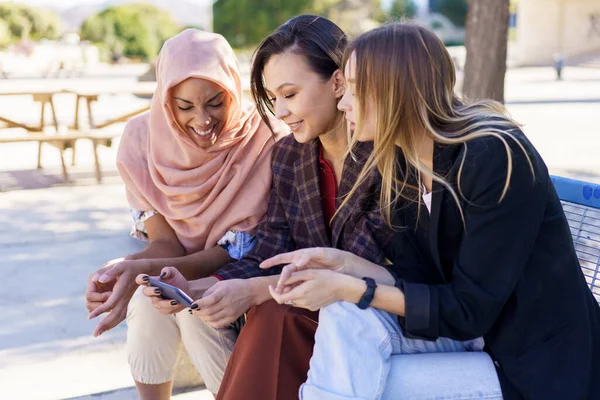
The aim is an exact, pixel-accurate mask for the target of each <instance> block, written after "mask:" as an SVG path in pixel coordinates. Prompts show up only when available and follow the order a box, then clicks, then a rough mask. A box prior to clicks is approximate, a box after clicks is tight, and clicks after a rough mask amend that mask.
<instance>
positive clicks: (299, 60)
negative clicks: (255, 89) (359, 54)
mask: <svg viewBox="0 0 600 400" xmlns="http://www.w3.org/2000/svg"><path fill="white" fill-rule="evenodd" d="M263 76H264V82H265V89H266V91H267V93H268V95H269V97H270V99H271V103H272V105H273V110H274V112H275V117H277V118H279V119H280V120H282V121H283V122H285V123H286V124H287V125H288V126H289V128H290V130H291V131H292V134H293V135H294V138H295V139H296V141H298V142H299V143H308V142H310V141H311V140H313V139H315V138H317V137H318V136H319V135H322V134H325V133H328V131H329V130H330V129H331V127H332V125H334V124H335V121H336V116H337V114H338V111H337V110H336V103H337V100H338V97H339V92H340V91H339V86H340V85H339V81H340V79H342V75H341V71H339V70H338V71H336V72H334V73H333V75H332V76H331V78H330V79H327V80H324V79H323V78H322V77H321V76H320V75H319V74H317V73H316V72H314V71H313V70H312V69H311V68H310V66H309V65H308V63H307V61H306V59H305V57H304V56H302V55H299V54H294V53H291V52H285V53H281V54H277V55H274V56H272V57H271V58H270V59H269V61H268V62H267V63H266V65H265V68H264V73H263Z"/></svg>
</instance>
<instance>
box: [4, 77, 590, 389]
mask: <svg viewBox="0 0 600 400" xmlns="http://www.w3.org/2000/svg"><path fill="white" fill-rule="evenodd" d="M130 68H131V67H130ZM137 72H139V71H133V72H132V71H129V72H127V71H124V72H123V74H121V75H119V74H115V75H116V77H114V76H113V78H112V79H122V80H123V82H126V81H131V80H132V79H133V77H134V76H135V74H134V73H137ZM564 77H565V80H564V81H562V82H556V81H554V75H553V71H552V70H551V69H549V68H529V69H519V70H510V71H509V73H508V75H507V96H506V97H507V105H508V108H509V110H510V112H511V113H512V115H513V117H514V118H516V119H517V120H518V121H520V122H522V123H524V124H525V132H526V133H527V134H528V136H529V137H530V138H531V140H532V141H533V142H534V144H535V145H536V146H537V148H538V149H539V151H540V152H541V153H542V155H543V156H544V158H545V159H546V162H547V163H548V165H549V167H550V169H551V171H552V172H553V173H558V174H563V175H570V176H576V177H580V178H584V179H590V180H593V181H596V182H600V157H599V156H598V155H599V154H600V128H599V125H600V124H599V120H598V118H599V116H600V69H594V68H570V69H569V68H568V69H567V70H566V71H565V73H564ZM88 79H89V82H87V83H86V82H85V79H83V80H81V81H79V83H80V84H81V85H86V84H90V85H92V84H97V81H95V79H99V78H88ZM8 82H11V81H8ZM45 82H46V81H43V80H38V81H36V82H35V83H37V84H38V85H40V84H44V83H45ZM4 83H5V82H2V84H4ZM11 84H16V83H15V82H14V81H12V82H11ZM27 84H31V83H27ZM17 100H18V101H17ZM17 100H14V99H13V100H7V99H6V98H2V97H0V115H18V116H19V117H22V118H24V119H25V120H27V119H28V118H29V119H31V120H35V115H36V114H37V112H36V111H35V109H33V108H32V104H31V103H30V102H28V100H27V99H26V98H22V99H17ZM69 101H70V100H69V98H68V97H65V98H64V99H62V100H61V101H59V102H58V104H57V108H60V109H61V110H62V111H60V113H62V114H60V113H59V114H60V115H59V118H61V119H63V120H65V121H67V120H69V118H72V116H71V115H69V112H70V111H69V110H72V103H69ZM143 101H144V100H141V99H135V98H131V97H126V96H125V97H123V96H121V97H117V96H113V97H108V98H105V99H101V101H100V102H99V104H98V109H99V111H100V112H101V113H105V115H111V113H114V112H120V111H121V109H122V108H125V107H133V106H136V105H137V104H133V103H134V102H140V103H141V102H143ZM69 104H71V105H69ZM115 148H116V147H115ZM115 148H110V149H103V150H102V152H101V157H102V161H103V164H104V166H105V170H106V171H107V175H108V177H107V179H106V180H105V184H103V185H96V184H95V183H94V180H93V173H92V171H93V170H92V158H91V149H90V148H89V146H88V145H87V144H83V143H82V145H81V147H80V148H79V149H78V165H79V166H78V167H77V168H75V169H74V174H73V176H74V178H75V181H76V182H75V183H76V184H75V185H74V186H64V184H62V183H61V179H60V173H59V169H58V166H59V164H58V162H57V152H56V151H55V150H54V149H52V148H48V149H45V151H44V165H45V166H47V167H48V168H47V169H44V170H42V171H36V170H34V169H33V168H34V167H35V151H36V146H35V145H29V144H19V145H3V146H0V192H2V193H0V273H1V274H2V276H3V279H2V284H1V285H2V289H3V290H2V291H0V293H1V294H0V315H2V316H3V317H4V318H3V324H2V326H0V382H1V384H0V398H1V399H26V400H35V399H44V400H46V399H72V398H79V399H86V400H88V399H90V400H91V399H103V400H112V399H133V398H135V397H136V396H135V392H134V391H133V389H132V385H133V382H132V380H131V378H130V376H129V372H128V367H127V363H126V360H125V354H124V350H123V346H124V339H125V333H126V328H125V326H120V327H118V328H117V329H115V330H113V331H112V332H109V333H106V334H105V335H103V336H102V337H101V338H99V339H94V338H93V337H92V336H91V333H92V331H93V328H94V324H95V322H94V321H88V320H87V319H86V314H87V313H86V310H85V308H84V302H83V295H84V284H85V280H86V277H87V276H88V275H89V273H91V272H92V271H93V270H95V269H96V268H97V267H99V266H100V265H101V264H102V263H103V262H105V261H106V260H109V259H112V258H115V257H118V256H121V255H124V254H128V253H131V252H133V251H135V249H137V248H138V247H139V246H140V244H139V243H137V242H135V241H134V240H132V239H129V238H128V237H127V232H128V229H129V223H130V221H129V215H128V212H127V206H126V200H125V195H124V189H123V186H122V185H121V184H120V182H119V179H118V177H117V174H116V171H115V169H114V159H115ZM23 188H26V189H30V190H17V189H23ZM36 188H38V189H36ZM192 396H194V398H196V399H202V398H206V399H208V398H210V394H209V393H207V392H206V391H201V390H198V391H195V392H193V393H188V394H180V395H178V396H177V397H176V398H177V399H188V398H191V397H192Z"/></svg>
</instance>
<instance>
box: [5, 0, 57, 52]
mask: <svg viewBox="0 0 600 400" xmlns="http://www.w3.org/2000/svg"><path fill="white" fill-rule="evenodd" d="M60 33H61V20H60V17H59V16H58V15H57V14H56V13H55V12H53V11H51V10H47V9H43V8H36V7H30V6H26V5H23V4H15V3H2V4H0V45H7V44H9V43H13V42H16V41H19V40H21V39H31V40H39V39H44V38H45V39H50V40H55V39H58V37H59V35H60Z"/></svg>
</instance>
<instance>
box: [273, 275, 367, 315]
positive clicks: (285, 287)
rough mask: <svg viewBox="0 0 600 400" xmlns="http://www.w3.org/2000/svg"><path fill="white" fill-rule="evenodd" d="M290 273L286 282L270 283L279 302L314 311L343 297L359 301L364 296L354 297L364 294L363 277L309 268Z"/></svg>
mask: <svg viewBox="0 0 600 400" xmlns="http://www.w3.org/2000/svg"><path fill="white" fill-rule="evenodd" d="M289 267H290V266H288V267H285V268H289ZM285 268H284V269H285ZM292 268H293V267H292ZM288 275H289V277H287V278H286V279H285V280H284V281H281V280H280V282H279V284H278V285H277V288H273V287H272V286H269V292H271V296H273V298H274V299H275V301H277V303H279V304H290V305H293V306H295V307H301V308H306V309H308V310H311V311H316V310H318V309H320V308H322V307H325V306H327V305H329V304H331V303H333V302H336V301H339V300H344V301H353V302H358V300H359V299H360V295H359V296H358V299H354V297H356V296H353V293H360V292H361V288H362V287H363V286H364V282H363V281H362V280H360V279H357V278H354V277H352V276H349V275H345V274H342V273H339V272H335V271H332V270H328V269H306V270H302V271H296V272H292V273H290V274H286V276H288ZM283 276H284V275H283V274H282V277H283ZM362 291H363V292H364V289H362Z"/></svg>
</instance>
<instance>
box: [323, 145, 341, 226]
mask: <svg viewBox="0 0 600 400" xmlns="http://www.w3.org/2000/svg"><path fill="white" fill-rule="evenodd" d="M319 166H320V168H319V188H320V189H321V204H322V206H323V216H324V217H325V225H326V226H327V231H328V232H329V234H331V230H330V228H331V227H330V221H331V218H332V217H333V214H335V201H336V197H337V191H338V187H337V182H336V180H335V171H334V170H333V166H332V165H331V163H330V162H329V161H327V160H326V159H325V158H323V146H320V147H319Z"/></svg>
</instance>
